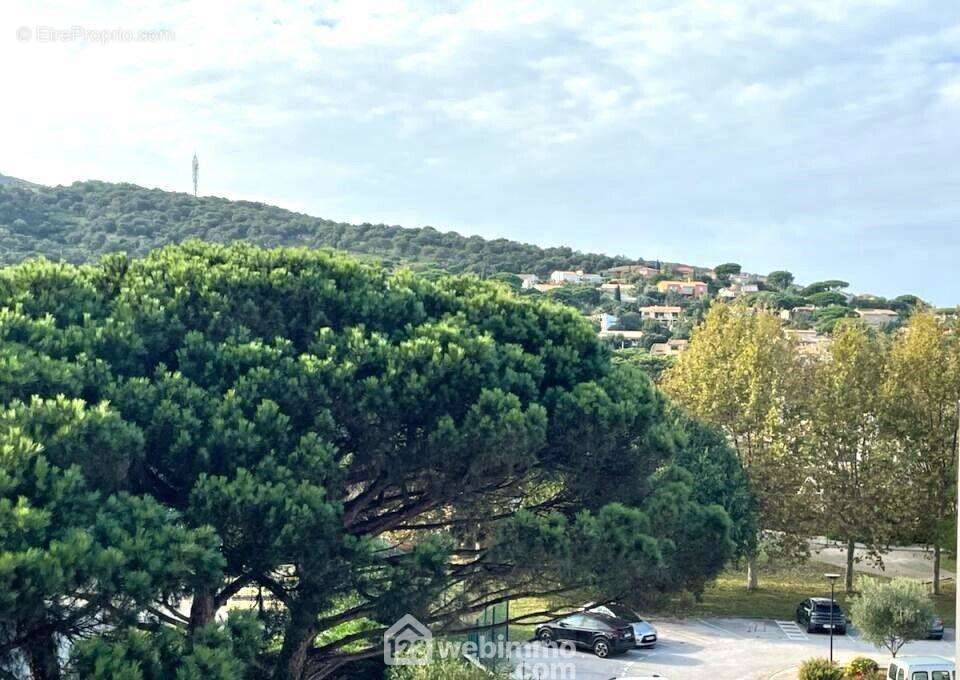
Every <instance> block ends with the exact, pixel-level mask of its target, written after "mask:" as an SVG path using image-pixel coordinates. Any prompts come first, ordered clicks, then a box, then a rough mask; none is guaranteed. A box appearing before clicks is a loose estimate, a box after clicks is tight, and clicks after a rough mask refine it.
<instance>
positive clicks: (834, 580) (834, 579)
mask: <svg viewBox="0 0 960 680" xmlns="http://www.w3.org/2000/svg"><path fill="white" fill-rule="evenodd" d="M823 576H824V578H826V579H827V580H828V581H830V665H831V666H832V665H833V626H834V623H833V613H834V611H836V607H837V605H836V603H835V602H834V599H833V593H834V586H835V585H836V583H837V579H838V578H840V574H824V575H823Z"/></svg>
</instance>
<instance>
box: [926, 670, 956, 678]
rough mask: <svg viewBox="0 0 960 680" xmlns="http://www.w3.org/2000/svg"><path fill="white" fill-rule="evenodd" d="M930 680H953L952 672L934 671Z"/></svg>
mask: <svg viewBox="0 0 960 680" xmlns="http://www.w3.org/2000/svg"><path fill="white" fill-rule="evenodd" d="M931 675H932V677H931V678H930V680H951V678H950V671H934V672H933V673H932V674H931Z"/></svg>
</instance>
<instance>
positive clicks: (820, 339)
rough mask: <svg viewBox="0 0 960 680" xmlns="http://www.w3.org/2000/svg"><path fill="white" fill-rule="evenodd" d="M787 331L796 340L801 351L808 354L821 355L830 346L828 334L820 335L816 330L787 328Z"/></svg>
mask: <svg viewBox="0 0 960 680" xmlns="http://www.w3.org/2000/svg"><path fill="white" fill-rule="evenodd" d="M785 333H786V334H787V337H788V338H792V339H793V340H795V341H796V343H797V347H798V349H799V350H800V353H801V354H806V355H807V356H821V355H823V354H824V353H825V352H826V351H827V350H828V349H829V347H830V338H829V337H828V336H826V335H820V334H819V333H817V331H814V330H809V331H801V330H794V329H787V330H786V331H785Z"/></svg>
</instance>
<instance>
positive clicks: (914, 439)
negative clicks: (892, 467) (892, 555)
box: [884, 312, 960, 593]
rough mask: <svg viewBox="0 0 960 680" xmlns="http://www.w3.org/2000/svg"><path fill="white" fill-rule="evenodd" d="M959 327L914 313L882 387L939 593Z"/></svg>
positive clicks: (959, 372)
mask: <svg viewBox="0 0 960 680" xmlns="http://www.w3.org/2000/svg"><path fill="white" fill-rule="evenodd" d="M958 359H960V353H958V342H957V331H956V328H954V327H948V326H947V325H945V324H944V323H943V322H941V321H940V320H938V319H937V318H936V317H935V316H934V315H933V314H931V313H929V312H918V313H916V314H914V315H913V316H912V317H911V318H910V321H909V322H908V324H907V326H906V327H905V328H904V329H903V330H902V331H901V332H900V333H899V334H898V336H897V338H896V339H895V341H894V344H893V348H892V350H891V354H890V367H889V371H888V375H887V380H886V384H885V389H884V396H885V398H886V399H887V408H886V409H885V410H886V414H887V417H886V419H885V420H886V425H887V427H888V428H889V431H890V433H891V435H892V436H894V437H895V438H896V439H897V440H898V446H899V447H900V449H901V451H900V455H901V456H902V466H903V468H904V469H905V471H906V473H907V478H908V479H909V480H910V481H911V484H912V487H913V488H912V489H911V492H910V494H909V497H910V498H911V518H910V519H911V520H912V523H913V525H914V526H913V529H914V531H915V532H916V535H918V536H919V537H921V538H922V539H923V540H925V541H927V542H929V543H930V544H931V545H932V546H933V549H934V560H933V584H934V592H935V593H939V592H940V552H941V548H942V546H943V543H944V542H945V536H944V533H945V532H944V527H945V526H947V525H948V524H949V522H950V520H951V519H952V517H953V512H954V503H955V500H954V499H955V497H954V494H953V484H954V482H955V479H956V475H955V474H954V471H955V467H954V460H955V451H956V436H957V399H958V398H960V362H958Z"/></svg>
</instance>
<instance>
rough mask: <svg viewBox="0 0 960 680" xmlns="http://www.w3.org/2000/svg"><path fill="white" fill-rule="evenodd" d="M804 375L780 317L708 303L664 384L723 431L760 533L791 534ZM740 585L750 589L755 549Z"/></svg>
mask: <svg viewBox="0 0 960 680" xmlns="http://www.w3.org/2000/svg"><path fill="white" fill-rule="evenodd" d="M804 379H805V375H804V372H803V371H801V370H800V357H799V354H798V352H797V351H796V347H795V345H794V343H793V342H792V341H791V340H790V339H789V338H788V337H786V335H785V334H784V332H783V329H782V324H781V322H780V319H779V318H777V317H775V316H773V315H772V314H770V313H768V312H765V311H762V310H754V309H749V308H747V307H745V306H743V305H723V304H716V305H713V306H712V307H711V309H710V311H709V312H708V314H707V316H706V318H705V319H704V322H703V324H702V325H701V326H700V327H699V328H697V329H696V330H695V331H694V333H693V335H692V337H691V339H690V346H689V348H688V349H687V351H686V352H684V353H683V354H682V355H680V357H679V358H678V360H677V363H676V364H675V365H674V366H673V367H671V368H670V369H669V370H668V371H667V372H666V373H665V375H664V380H663V387H664V389H665V390H666V392H667V393H668V394H670V395H671V396H672V397H673V398H674V399H675V400H676V401H677V402H678V403H679V404H680V405H681V406H682V407H683V408H684V409H685V410H686V411H688V412H689V413H690V414H692V415H693V416H695V417H697V418H699V419H700V420H703V421H705V422H707V423H709V424H710V425H713V426H714V427H716V428H718V429H719V430H720V431H722V432H723V433H724V434H725V435H726V437H727V439H728V440H729V441H730V444H731V445H732V446H733V448H734V449H735V450H736V452H737V455H738V457H739V458H740V462H741V464H742V465H743V467H744V469H745V470H746V472H747V475H748V477H749V479H750V482H751V486H752V488H753V491H754V493H755V494H756V495H757V499H758V503H759V506H760V528H761V530H773V531H779V532H786V533H797V532H798V531H799V530H801V528H802V527H803V519H804V516H803V515H802V514H801V513H802V506H800V505H799V504H798V503H796V498H797V494H798V492H799V489H800V487H801V484H802V482H803V467H804V466H803V464H802V455H801V454H802V449H801V437H800V434H801V428H802V427H803V418H802V407H803V399H802V395H803V393H804V391H805V385H804ZM747 587H748V588H751V589H753V588H756V587H757V564H756V550H753V551H752V554H751V555H750V556H748V569H747Z"/></svg>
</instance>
